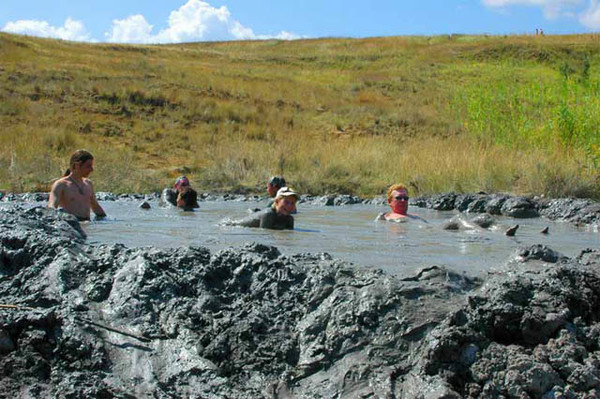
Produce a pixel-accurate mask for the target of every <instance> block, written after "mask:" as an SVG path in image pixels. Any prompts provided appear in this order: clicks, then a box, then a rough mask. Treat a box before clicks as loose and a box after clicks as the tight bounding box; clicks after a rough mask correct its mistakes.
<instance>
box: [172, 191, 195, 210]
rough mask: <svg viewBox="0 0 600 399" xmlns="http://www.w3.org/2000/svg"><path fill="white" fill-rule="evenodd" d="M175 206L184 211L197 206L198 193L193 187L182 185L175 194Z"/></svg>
mask: <svg viewBox="0 0 600 399" xmlns="http://www.w3.org/2000/svg"><path fill="white" fill-rule="evenodd" d="M177 206H178V207H179V208H183V209H184V210H186V211H191V210H192V209H194V208H199V205H198V193H197V192H196V190H194V189H193V188H191V187H189V186H187V187H183V188H182V189H181V190H180V191H179V194H177Z"/></svg>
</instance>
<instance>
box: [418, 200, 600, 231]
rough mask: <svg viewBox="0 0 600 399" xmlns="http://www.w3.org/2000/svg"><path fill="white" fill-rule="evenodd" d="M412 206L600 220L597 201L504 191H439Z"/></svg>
mask: <svg viewBox="0 0 600 399" xmlns="http://www.w3.org/2000/svg"><path fill="white" fill-rule="evenodd" d="M411 204H412V205H415V206H419V207H422V208H430V209H435V210H438V211H450V210H454V209H456V210H458V211H460V212H470V213H489V214H491V215H504V216H509V217H514V218H532V217H539V216H543V217H546V218H548V219H550V220H558V221H564V222H570V223H575V224H581V225H583V224H592V223H600V203H598V202H596V201H593V200H590V199H577V198H558V199H547V198H539V197H535V198H529V197H520V196H510V195H507V194H454V193H447V194H440V195H434V196H431V197H420V198H416V199H414V200H413V201H411Z"/></svg>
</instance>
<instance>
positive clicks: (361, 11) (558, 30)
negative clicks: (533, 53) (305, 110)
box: [0, 0, 600, 43]
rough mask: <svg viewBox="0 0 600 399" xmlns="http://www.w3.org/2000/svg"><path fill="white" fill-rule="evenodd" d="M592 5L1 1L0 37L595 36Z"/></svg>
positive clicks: (553, 1) (506, 0)
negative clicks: (539, 31)
mask: <svg viewBox="0 0 600 399" xmlns="http://www.w3.org/2000/svg"><path fill="white" fill-rule="evenodd" d="M599 1H600V0H418V1H415V0H411V1H408V0H370V1H369V0H367V1H364V0H363V1H358V0H288V1H286V0H278V1H276V0H229V1H228V0H162V1H149V0H102V1H97V0H1V1H0V31H4V32H10V33H19V34H27V35H32V36H42V37H53V38H59V39H64V40H74V41H83V42H113V43H182V42H196V41H215V40H218V41H223V40H259V39H283V40H294V39H303V38H322V37H357V38H360V37H375V36H402V35H442V34H453V33H455V34H491V35H501V34H533V33H535V30H536V29H542V30H543V31H544V33H545V34H570V33H589V32H599V31H600V3H599Z"/></svg>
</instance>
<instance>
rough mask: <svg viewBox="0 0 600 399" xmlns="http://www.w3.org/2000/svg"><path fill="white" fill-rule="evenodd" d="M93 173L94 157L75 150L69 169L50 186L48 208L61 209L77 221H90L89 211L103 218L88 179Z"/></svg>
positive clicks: (103, 215) (85, 152)
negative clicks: (73, 216)
mask: <svg viewBox="0 0 600 399" xmlns="http://www.w3.org/2000/svg"><path fill="white" fill-rule="evenodd" d="M93 171H94V156H93V155H92V154H91V153H89V152H88V151H86V150H77V151H75V152H74V153H73V154H71V159H70V160H69V168H68V169H67V170H66V172H65V174H64V175H63V177H61V178H59V179H58V180H56V181H55V182H54V184H53V185H52V189H51V190H50V198H49V199H48V207H50V208H62V209H64V210H65V211H67V212H69V213H70V214H72V215H75V216H76V217H77V218H78V219H79V220H90V210H92V211H94V213H95V214H96V217H98V218H102V217H105V216H106V213H105V212H104V209H102V207H101V206H100V204H99V203H98V201H97V200H96V194H95V193H94V185H93V184H92V181H91V180H90V179H88V176H89V175H90V173H92V172H93Z"/></svg>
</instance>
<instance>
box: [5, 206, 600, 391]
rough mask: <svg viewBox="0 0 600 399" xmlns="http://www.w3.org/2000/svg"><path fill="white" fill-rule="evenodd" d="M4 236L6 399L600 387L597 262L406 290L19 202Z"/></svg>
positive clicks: (516, 262)
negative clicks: (90, 228)
mask: <svg viewBox="0 0 600 399" xmlns="http://www.w3.org/2000/svg"><path fill="white" fill-rule="evenodd" d="M0 243H1V249H0V255H1V256H0V303H2V305H3V306H2V307H0V315H1V317H0V371H1V373H0V397H10V398H30V397H61V398H63V397H64V398H81V397H102V398H105V397H106V398H112V397H117V398H140V397H158V398H161V397H165V398H166V397H175V398H179V397H181V398H184V397H185V398H187V397H196V398H224V397H228V398H250V397H251V398H262V397H264V398H285V397H290V398H291V397H294V398H331V397H342V398H356V397H387V398H438V397H440V398H441V397H446V398H449V397H489V398H492V397H500V396H505V397H542V396H544V395H545V396H544V397H561V396H560V395H569V394H570V395H575V396H579V397H585V396H581V395H589V396H588V397H594V396H593V395H596V391H595V390H596V389H598V388H600V369H599V364H600V362H599V361H598V355H599V354H600V353H599V352H598V351H599V346H600V343H599V342H600V339H599V337H600V325H598V320H597V319H598V317H600V316H598V312H597V309H598V308H599V307H598V306H599V305H600V303H599V302H600V253H599V252H598V251H592V250H587V251H584V252H582V254H581V255H580V256H579V257H577V258H575V259H569V258H565V257H563V256H561V255H560V254H557V253H555V252H553V251H552V250H550V249H548V248H545V247H530V248H525V249H523V250H521V251H520V252H519V253H517V254H515V256H514V258H512V259H511V260H510V262H508V263H507V265H506V266H505V267H502V268H498V269H496V271H495V272H494V273H491V274H489V276H488V278H487V279H486V280H485V281H480V280H477V279H472V278H468V277H466V276H464V275H460V274H456V273H453V272H452V271H450V270H447V269H445V268H443V267H438V266H432V267H429V268H426V269H423V270H421V271H420V272H419V273H418V274H416V275H415V276H412V277H409V278H405V279H398V278H394V277H391V276H388V275H385V274H383V273H382V272H379V271H374V270H372V269H363V268H360V267H358V266H355V265H352V264H349V263H346V262H342V261H339V260H335V259H332V258H331V257H330V256H328V255H327V254H316V255H311V254H298V255H295V256H289V257H287V256H282V255H281V254H280V253H279V251H278V250H277V249H276V248H274V247H269V246H264V245H260V244H249V245H247V246H245V247H244V248H241V249H228V250H223V251H219V252H217V253H210V251H208V250H207V249H205V248H198V247H196V248H194V247H189V248H174V249H168V250H158V249H155V248H152V247H147V248H126V247H124V246H121V245H112V246H106V245H103V246H92V245H88V244H86V243H85V236H84V235H83V232H82V231H81V229H80V228H79V224H78V223H77V221H76V220H74V218H72V217H70V216H69V215H66V214H64V213H61V212H58V211H55V210H51V209H47V208H33V209H29V210H22V209H19V208H18V207H16V206H15V207H12V208H10V209H7V210H6V211H5V212H2V214H1V215H0ZM525 395H528V396H525ZM549 395H553V396H549ZM567 397H568V396H567Z"/></svg>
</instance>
